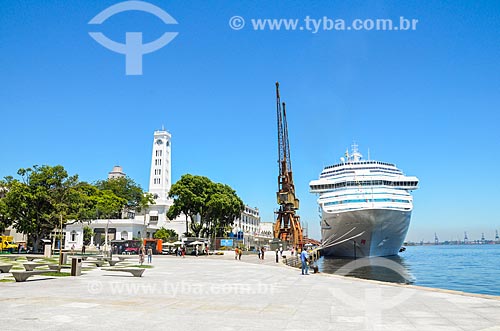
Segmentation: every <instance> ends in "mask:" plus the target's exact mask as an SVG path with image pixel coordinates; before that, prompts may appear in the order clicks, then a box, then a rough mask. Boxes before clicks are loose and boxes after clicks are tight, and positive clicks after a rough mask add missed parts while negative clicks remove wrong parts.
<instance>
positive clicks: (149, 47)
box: [89, 1, 178, 75]
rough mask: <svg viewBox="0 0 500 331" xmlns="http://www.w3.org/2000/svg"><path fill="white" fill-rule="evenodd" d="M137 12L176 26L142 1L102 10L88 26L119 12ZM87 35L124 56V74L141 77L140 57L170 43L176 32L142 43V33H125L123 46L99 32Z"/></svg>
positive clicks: (101, 21) (160, 10) (161, 10)
mask: <svg viewBox="0 0 500 331" xmlns="http://www.w3.org/2000/svg"><path fill="white" fill-rule="evenodd" d="M131 10H138V11H143V12H147V13H150V14H153V15H155V16H156V17H158V18H159V19H161V20H162V21H163V22H164V23H165V24H177V21H176V20H175V19H174V18H173V17H172V16H170V15H169V14H168V13H167V12H166V11H164V10H163V9H161V8H159V7H157V6H155V5H152V4H150V3H148V2H144V1H125V2H120V3H117V4H116V5H113V6H110V7H108V8H106V9H104V10H103V11H102V12H100V13H99V14H97V15H96V16H95V17H94V18H93V19H91V20H90V22H89V24H102V23H103V22H104V21H106V20H107V19H108V18H110V17H111V16H114V15H116V14H118V13H121V12H126V11H131ZM89 35H90V36H91V37H92V38H93V39H94V40H95V41H97V42H98V43H99V44H101V45H102V46H104V47H106V48H107V49H109V50H112V51H113V52H116V53H120V54H125V74H126V75H142V56H143V55H144V54H148V53H152V52H154V51H157V50H158V49H160V48H162V47H163V46H165V45H167V44H168V43H169V42H171V41H172V40H173V39H174V38H175V37H176V36H177V35H178V32H165V33H164V34H163V35H162V36H161V37H160V38H158V39H156V40H154V41H152V42H150V43H147V44H143V43H142V32H126V33H125V44H120V43H117V42H116V41H113V40H111V39H109V38H108V37H106V36H105V35H104V34H103V33H101V32H89Z"/></svg>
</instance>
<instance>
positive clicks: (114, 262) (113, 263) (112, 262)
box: [108, 260, 122, 267]
mask: <svg viewBox="0 0 500 331" xmlns="http://www.w3.org/2000/svg"><path fill="white" fill-rule="evenodd" d="M120 262H122V261H120V260H108V263H109V265H110V266H112V267H114V266H115V264H117V263H120Z"/></svg>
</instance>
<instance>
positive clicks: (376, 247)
mask: <svg viewBox="0 0 500 331" xmlns="http://www.w3.org/2000/svg"><path fill="white" fill-rule="evenodd" d="M410 218H411V210H410V211H403V210H394V209H359V210H351V211H346V212H335V213H328V212H325V211H323V220H322V222H321V227H322V228H321V234H322V240H323V243H325V242H326V245H325V246H326V247H325V248H324V249H323V250H322V254H323V255H325V256H339V257H369V256H391V255H397V254H398V252H399V249H400V248H401V246H402V244H403V241H404V239H405V237H406V233H407V232H408V227H409V225H410ZM353 228H354V230H353ZM362 232H364V233H363V234H362V235H360V236H358V237H356V238H354V239H352V240H348V241H345V242H343V243H341V244H337V245H334V246H330V247H327V246H328V242H331V243H334V242H340V241H342V240H345V239H348V238H350V237H353V236H355V235H357V234H359V233H362Z"/></svg>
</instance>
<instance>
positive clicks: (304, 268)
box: [300, 249, 309, 275]
mask: <svg viewBox="0 0 500 331" xmlns="http://www.w3.org/2000/svg"><path fill="white" fill-rule="evenodd" d="M308 258H309V255H308V254H307V252H306V250H305V249H304V250H302V253H300V261H301V262H302V274H303V275H309V266H308V265H307V259H308Z"/></svg>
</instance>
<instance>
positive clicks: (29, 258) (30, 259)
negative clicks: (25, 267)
mask: <svg viewBox="0 0 500 331" xmlns="http://www.w3.org/2000/svg"><path fill="white" fill-rule="evenodd" d="M25 258H26V260H28V261H33V260H34V259H39V258H40V256H32V255H31V256H30V255H26V256H25Z"/></svg>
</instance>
